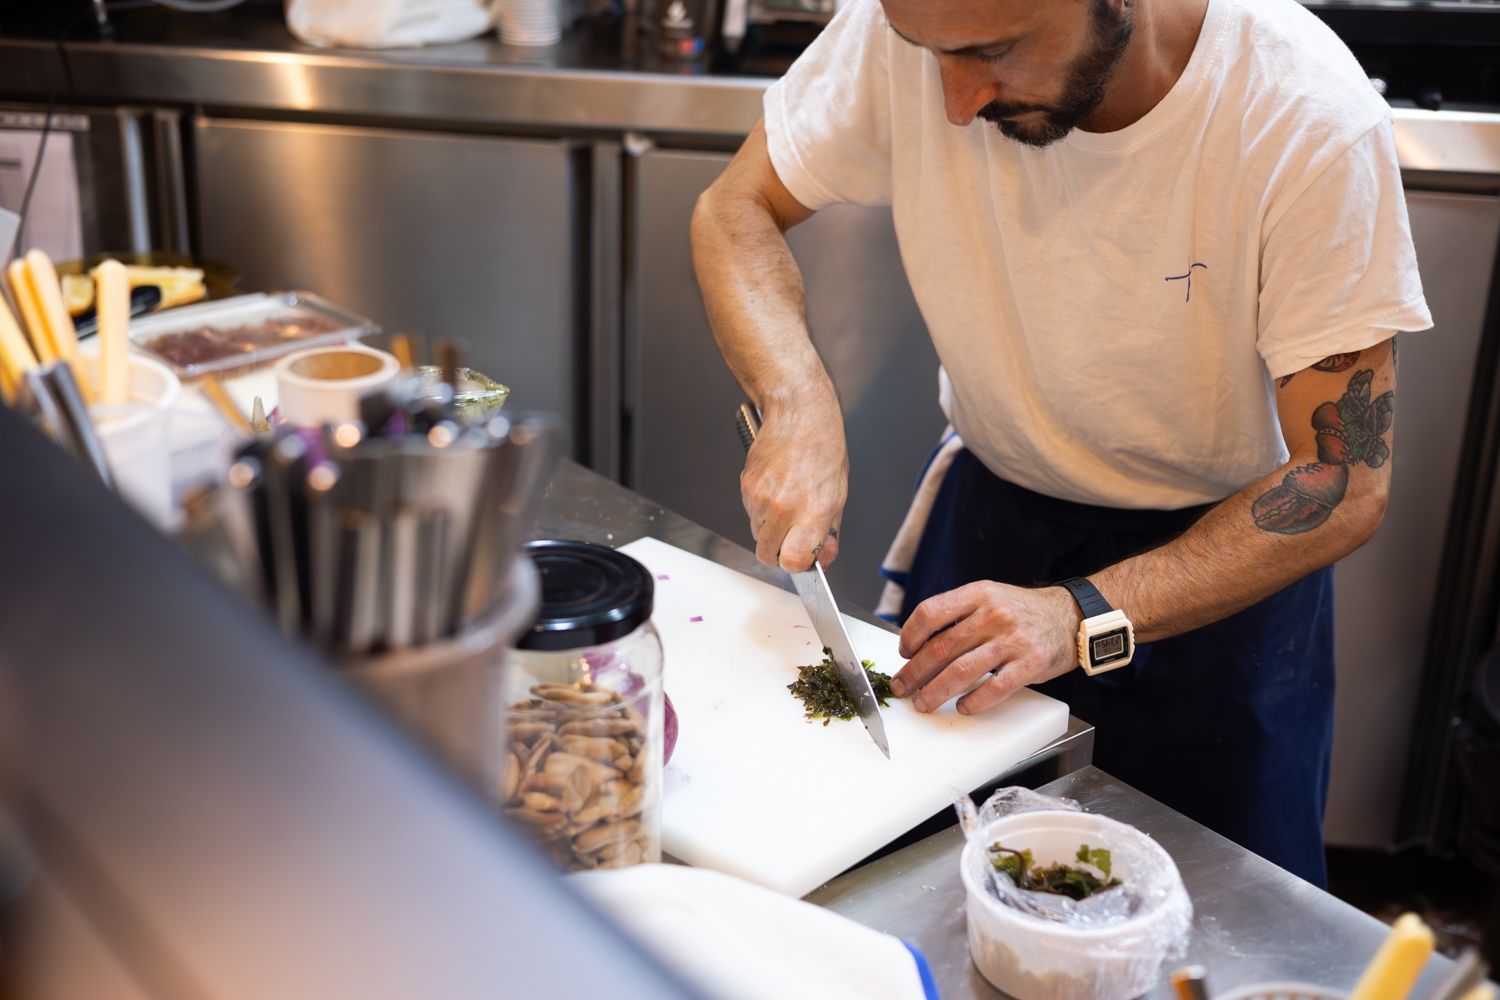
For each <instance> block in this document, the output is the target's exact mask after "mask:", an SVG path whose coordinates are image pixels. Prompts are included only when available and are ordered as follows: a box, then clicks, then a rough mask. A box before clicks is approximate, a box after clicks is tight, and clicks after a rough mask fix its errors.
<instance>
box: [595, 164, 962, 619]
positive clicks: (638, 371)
mask: <svg viewBox="0 0 1500 1000" xmlns="http://www.w3.org/2000/svg"><path fill="white" fill-rule="evenodd" d="M728 162H729V158H728V157H727V156H723V155H718V154H710V153H690V152H676V151H668V150H652V151H649V152H646V153H645V154H643V155H641V156H639V157H635V158H632V159H631V160H630V161H629V163H628V170H629V173H628V174H627V178H628V179H627V191H628V198H627V200H628V203H629V204H630V205H631V210H630V212H629V225H628V235H627V240H628V251H627V263H626V285H625V295H626V358H625V360H626V366H625V400H626V406H627V412H628V414H629V433H628V437H627V446H628V449H629V450H628V454H627V466H626V471H627V481H626V482H627V485H629V486H631V487H633V488H634V489H636V490H639V491H640V492H641V493H643V494H645V495H646V496H648V497H650V498H651V499H653V500H656V501H657V502H659V503H661V504H664V505H665V506H667V507H670V508H672V509H673V510H676V511H678V512H679V513H682V514H684V515H686V516H687V517H689V518H691V519H692V520H694V521H697V522H698V523H700V524H703V525H706V526H707V527H709V528H711V529H713V530H714V531H718V532H721V533H723V534H725V535H727V536H729V537H730V538H733V539H735V540H737V541H741V542H744V543H746V544H749V542H750V529H749V526H748V524H747V523H746V519H745V513H744V510H743V509H742V508H741V506H740V495H739V473H740V469H741V467H742V466H743V464H744V456H743V453H742V452H741V451H740V445H739V442H738V439H737V438H736V437H735V432H734V421H733V418H734V408H735V406H736V405H737V404H738V403H739V402H740V400H741V399H742V398H743V397H742V395H741V391H740V389H739V386H738V385H737V384H736V382H735V380H734V377H733V376H732V375H730V373H729V370H728V368H727V367H725V364H724V361H723V359H722V358H721V357H720V355H719V350H718V347H717V346H716V345H715V343H714V340H713V335H712V334H711V333H710V332H709V328H708V318H707V316H706V315H705V313H704V311H703V304H702V299H701V298H700V296H699V293H698V286H697V283H696V282H695V280H694V277H693V269H692V258H691V248H690V245H689V241H688V225H689V220H690V219H691V217H692V211H693V205H694V202H695V201H696V200H697V197H698V195H699V194H700V193H701V192H702V191H703V190H704V189H705V188H707V187H708V185H709V184H710V183H712V181H713V180H714V178H715V177H717V176H718V175H719V173H720V172H721V171H722V170H723V169H724V165H725V164H726V163H728ZM791 245H792V250H793V252H794V253H795V255H796V257H797V262H798V264H799V265H800V266H801V268H802V273H803V276H804V278H805V279H806V283H807V301H808V316H809V321H810V324H811V327H812V332H813V340H814V343H816V345H817V347H818V350H819V352H820V353H821V354H822V356H823V360H824V362H825V363H826V364H827V366H828V369H829V371H830V373H831V374H832V376H833V380H834V383H835V384H836V385H837V387H838V390H839V396H840V398H841V400H842V402H843V406H844V417H845V424H846V427H847V432H848V435H849V453H850V454H849V461H850V489H849V503H848V507H847V510H846V512H845V518H844V526H843V532H842V535H841V537H840V540H839V541H840V552H841V555H840V556H839V559H838V562H837V563H835V564H834V566H833V569H832V573H831V575H832V578H833V583H834V586H835V588H836V589H837V592H838V594H839V596H840V597H843V598H847V599H848V600H850V601H855V602H858V603H859V604H862V605H864V606H866V607H874V605H875V600H876V598H877V596H878V594H879V592H880V581H879V578H878V576H877V572H878V570H879V565H880V560H881V558H882V557H883V556H884V555H885V551H886V547H887V546H888V545H889V544H890V541H891V538H892V536H893V535H894V533H895V531H896V528H897V526H898V525H899V524H900V523H901V518H902V516H903V515H904V514H905V512H906V507H907V504H908V502H909V501H910V500H911V495H912V490H913V488H914V485H915V479H916V475H917V472H918V471H919V469H920V467H921V462H922V459H923V458H924V456H925V455H926V453H927V452H928V451H929V450H930V449H931V448H932V447H933V446H934V445H935V444H936V443H937V439H938V435H939V434H940V433H941V431H942V428H943V423H944V421H943V416H942V412H941V411H940V410H939V409H938V405H937V367H938V363H937V356H936V354H935V353H934V352H933V349H932V343H931V341H930V340H929V339H928V337H927V332H926V327H925V326H924V325H923V323H922V318H921V316H920V315H919V313H918V312H917V306H916V303H915V302H914V301H913V299H912V297H911V291H910V288H909V287H908V285H907V282H906V276H905V273H904V271H903V270H902V267H901V258H900V254H899V252H898V250H897V247H896V236H895V230H894V229H893V227H892V225H891V217H890V213H889V212H888V211H876V210H870V209H862V208H857V207H852V206H836V207H834V208H830V209H827V210H825V211H822V212H819V213H818V214H817V215H816V216H814V217H813V218H812V219H810V220H809V221H808V222H806V223H804V224H802V225H801V226H799V227H797V228H796V229H794V230H792V233H791Z"/></svg>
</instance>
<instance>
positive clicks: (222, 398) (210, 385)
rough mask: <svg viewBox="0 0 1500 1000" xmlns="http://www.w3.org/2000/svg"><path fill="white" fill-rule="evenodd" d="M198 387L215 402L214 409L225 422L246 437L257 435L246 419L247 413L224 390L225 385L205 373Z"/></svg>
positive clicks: (211, 401) (209, 399)
mask: <svg viewBox="0 0 1500 1000" xmlns="http://www.w3.org/2000/svg"><path fill="white" fill-rule="evenodd" d="M198 387H199V388H200V389H202V390H203V395H205V396H207V397H208V401H209V402H210V403H212V404H214V409H216V410H218V411H219V415H220V416H221V417H223V418H224V420H225V422H226V423H228V424H229V426H231V427H233V428H234V429H235V430H237V431H239V432H240V433H241V434H243V435H245V436H246V437H253V436H254V435H255V428H254V427H251V426H250V421H249V420H247V419H245V414H244V413H243V412H241V410H240V408H239V407H238V406H236V405H235V402H234V400H232V399H230V398H229V393H227V392H225V391H224V386H223V385H221V384H220V383H219V380H218V379H216V378H214V377H213V376H212V375H205V376H203V378H202V379H200V380H199V382H198Z"/></svg>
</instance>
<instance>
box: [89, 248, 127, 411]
mask: <svg viewBox="0 0 1500 1000" xmlns="http://www.w3.org/2000/svg"><path fill="white" fill-rule="evenodd" d="M94 285H95V291H94V301H95V303H96V309H97V310H98V313H99V386H98V387H99V398H100V399H101V400H103V401H104V402H105V403H124V402H126V401H127V400H128V399H129V396H130V362H129V360H128V359H127V358H126V352H127V351H128V350H129V347H130V341H129V333H130V275H129V274H128V273H127V272H126V270H125V265H124V264H121V263H120V262H119V261H117V260H107V261H105V262H104V263H102V264H100V265H99V267H98V268H97V269H95V271H94Z"/></svg>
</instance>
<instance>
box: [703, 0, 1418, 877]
mask: <svg viewBox="0 0 1500 1000" xmlns="http://www.w3.org/2000/svg"><path fill="white" fill-rule="evenodd" d="M839 202H851V203H856V204H861V205H889V206H890V207H891V209H892V212H893V216H894V221H895V227H896V233H897V236H898V238H899V241H900V247H901V256H902V260H903V263H904V265H905V268H906V272H907V276H908V278H909V280H910V283H911V287H912V291H913V293H914V294H915V297H916V301H917V303H918V305H919V307H920V308H921V311H922V316H923V319H924V320H925V322H926V325H927V329H928V332H929V333H930V335H931V337H932V340H933V343H934V345H935V346H936V348H937V353H938V356H939V358H940V359H941V361H942V371H941V373H940V378H939V395H940V400H941V403H942V406H943V410H944V412H945V413H946V414H947V416H948V419H949V421H950V422H951V425H952V429H951V433H950V435H949V436H948V438H947V439H946V440H945V442H944V444H943V445H942V446H941V447H940V448H939V449H938V450H937V451H936V452H935V453H934V456H933V458H932V459H931V460H929V464H928V467H927V469H926V470H925V472H924V476H923V488H922V489H921V490H919V493H918V502H917V505H916V506H915V507H914V510H913V513H912V515H911V516H909V517H908V523H907V525H906V526H905V528H906V530H907V532H908V533H909V534H911V541H912V544H911V545H910V546H909V548H910V549H911V551H910V552H909V553H908V555H909V563H910V564H909V566H904V567H901V568H903V569H904V570H905V576H904V578H903V582H904V585H905V593H904V598H903V600H902V602H901V607H900V613H901V618H902V619H903V620H904V627H903V628H902V632H901V653H902V655H903V656H906V657H909V658H910V662H908V663H907V664H906V666H905V667H904V668H903V669H902V670H901V671H900V673H899V674H898V675H897V676H896V678H895V680H894V682H893V688H894V690H895V692H896V693H897V694H898V695H902V696H908V697H910V698H911V699H912V701H913V703H914V704H915V706H916V707H917V708H918V709H919V710H921V711H929V712H930V711H933V710H935V709H937V708H938V707H940V706H942V705H944V704H945V703H947V702H948V701H950V700H951V699H955V698H957V699H958V700H957V710H958V711H959V712H961V713H966V714H975V713H979V712H984V711H987V710H989V709H991V708H993V707H994V706H996V705H998V704H999V703H1000V702H1002V701H1003V700H1004V699H1005V698H1007V697H1008V696H1010V695H1011V694H1012V693H1014V692H1015V691H1016V690H1017V689H1019V688H1021V687H1024V686H1028V685H1030V686H1034V687H1036V688H1037V689H1038V690H1040V691H1043V692H1045V693H1046V694H1049V695H1053V696H1055V697H1057V698H1059V699H1061V700H1063V701H1065V702H1067V703H1068V704H1069V706H1070V707H1071V708H1072V710H1073V712H1074V713H1075V714H1077V715H1078V716H1080V717H1081V718H1083V719H1085V720H1087V721H1089V722H1091V723H1093V724H1094V725H1095V726H1096V727H1097V742H1096V750H1095V760H1096V763H1098V764H1099V766H1100V767H1102V768H1104V769H1105V770H1106V771H1109V772H1110V773H1111V774H1113V775H1115V776H1117V777H1119V778H1120V779H1122V780H1124V781H1127V782H1129V783H1130V784H1133V785H1135V786H1136V787H1138V788H1140V789H1141V790H1143V791H1145V792H1146V793H1148V794H1150V795H1152V796H1154V797H1156V798H1157V799H1159V800H1161V801H1163V802H1165V803H1166V804H1168V805H1170V806H1172V807H1174V808H1177V809H1179V810H1180V811H1182V812H1184V813H1186V814H1187V815H1189V816H1191V817H1192V818H1194V819H1196V820H1198V821H1200V822H1202V823H1204V824H1205V825H1207V826H1209V827H1211V828H1213V829H1215V830H1217V831H1219V832H1221V833H1223V834H1225V835H1226V836H1228V837H1230V838H1232V839H1234V840H1236V841H1238V842H1239V843H1241V844H1243V845H1244V846H1246V847H1248V848H1250V849H1251V850H1254V851H1256V852H1258V853H1260V854H1262V855H1263V856H1265V857H1267V858H1269V859H1271V860H1272V861H1274V862H1276V863H1278V864H1280V865H1282V866H1284V867H1286V868H1288V869H1290V870H1291V871H1293V872H1295V873H1297V874H1299V875H1301V876H1303V877H1304V878H1307V879H1308V880H1310V881H1312V882H1314V883H1317V884H1319V885H1322V884H1324V883H1325V882H1326V873H1325V865H1324V860H1323V844H1322V832H1321V831H1322V817H1323V808H1324V803H1325V798H1326V792H1327V783H1328V769H1329V757H1330V752H1331V747H1332V726H1333V684H1334V678H1333V635H1332V614H1333V594H1332V569H1331V564H1332V563H1333V562H1334V561H1336V560H1337V559H1339V558H1340V557H1342V556H1344V555H1346V554H1348V553H1349V552H1351V551H1353V550H1354V549H1355V548H1357V547H1359V546H1360V545H1361V544H1363V543H1364V542H1365V541H1366V540H1368V539H1369V538H1370V536H1371V535H1372V534H1373V533H1374V532H1375V530H1376V528H1377V527H1378V526H1379V524H1380V521H1381V517H1382V515H1383V512H1384V508H1385V502H1386V496H1387V493H1388V490H1389V484H1390V475H1391V461H1392V457H1391V456H1392V447H1393V446H1392V433H1393V424H1394V401H1395V387H1396V347H1395V340H1394V336H1395V334H1396V333H1397V332H1400V331H1414V330H1423V329H1426V328H1428V327H1429V326H1431V319H1430V316H1429V314H1428V311H1427V307H1426V304H1425V302H1424V300H1423V296H1422V289H1421V283H1420V280H1419V277H1418V274H1417V265H1416V260H1415V257H1414V253H1413V249H1412V242H1411V235H1410V230H1409V226H1408V222H1407V216H1406V208H1405V201H1404V199H1403V195H1402V190H1401V180H1400V174H1399V171H1398V167H1397V161H1396V153H1395V147H1394V140H1393V131H1392V124H1391V118H1390V111H1389V109H1388V107H1387V106H1386V104H1385V102H1384V101H1383V100H1381V99H1380V98H1379V97H1378V96H1377V95H1376V93H1375V92H1374V90H1373V89H1372V88H1371V86H1370V84H1369V82H1368V80H1367V79H1366V77H1365V75H1364V74H1363V73H1362V72H1361V71H1360V68H1359V66H1358V64H1357V63H1356V62H1355V60H1354V58H1353V56H1352V55H1350V53H1349V52H1348V50H1347V49H1346V48H1345V47H1344V46H1343V45H1342V43H1340V42H1339V41H1338V40H1337V38H1336V37H1335V36H1334V35H1333V34H1332V33H1331V32H1330V31H1329V30H1328V29H1327V28H1326V27H1325V26H1324V25H1323V24H1322V23H1321V22H1319V21H1318V20H1317V19H1316V18H1315V17H1314V16H1313V15H1311V14H1310V13H1308V12H1307V11H1306V10H1304V9H1303V8H1302V7H1301V6H1300V5H1299V4H1297V3H1296V2H1295V0H852V2H851V3H850V4H849V6H847V7H846V8H845V9H843V10H842V11H841V12H840V13H839V15H838V16H837V17H836V18H835V19H834V21H833V22H832V23H831V24H830V25H829V26H828V28H827V29H826V30H825V31H824V32H823V33H822V35H821V36H820V37H819V38H818V40H817V41H816V42H815V43H814V44H813V45H812V46H811V47H810V48H809V49H808V50H807V52H806V53H805V54H804V55H803V56H802V57H801V58H800V59H799V60H798V61H797V63H796V64H795V65H794V66H793V67H792V68H791V70H790V71H789V72H788V73H787V75H786V76H785V78H783V79H782V80H780V81H779V82H777V83H776V84H775V85H774V86H773V87H771V89H770V90H769V91H768V92H767V94H766V98H765V105H764V118H763V119H762V121H761V123H760V124H758V125H757V126H756V128H755V130H754V132H752V133H751V135H750V137H749V138H748V139H747V140H746V141H745V144H744V146H743V147H742V148H741V149H740V151H739V153H738V155H737V156H736V157H735V159H734V161H733V162H732V163H731V164H730V166H729V167H728V168H727V169H726V170H725V172H724V174H723V175H722V176H721V177H720V178H719V179H718V181H717V182H715V184H714V185H713V186H712V187H711V188H710V189H709V190H708V191H707V192H706V193H705V194H704V195H703V197H702V198H701V199H700V201H699V203H698V208H697V211H696V213H695V214H694V217H693V251H694V262H695V267H696V270H697V274H698V280H699V283H700V285H701V287H702V290H703V297H704V300H705V303H706V305H707V307H708V313H709V317H710V320H711V323H712V326H713V331H714V335H715V337H716V338H717V340H718V342H719V345H720V347H721V348H722V350H723V352H724V356H725V358H726V359H727V361H728V363H729V365H730V367H731V369H732V370H733V371H734V374H735V376H736V377H737V378H738V379H739V381H740V383H741V384H742V385H743V386H744V388H745V390H746V391H747V392H748V393H749V395H750V396H751V398H752V399H753V401H754V402H755V403H756V404H757V405H758V406H759V407H760V409H761V411H762V414H763V418H764V424H763V427H762V429H761V432H760V435H759V436H758V438H757V439H756V443H755V445H754V447H753V448H752V449H751V450H750V453H749V457H748V459H747V461H746V464H745V470H744V474H743V476H742V478H741V487H742V491H743V495H744V502H745V508H746V510H747V512H748V513H749V516H750V526H751V530H752V532H753V533H754V536H755V543H756V552H757V555H758V556H759V557H760V559H761V561H762V562H765V563H768V564H771V563H776V562H778V561H779V563H780V565H781V566H783V567H784V568H786V569H789V570H801V569H806V568H807V567H808V566H810V565H811V564H812V562H813V560H814V559H815V558H816V559H821V560H822V561H824V562H825V563H827V562H829V561H831V560H832V559H833V558H834V557H835V556H836V555H837V551H838V532H839V529H840V518H841V516H842V511H843V507H844V501H845V496H846V492H847V480H848V475H847V471H848V455H847V451H846V448H845V443H844V433H843V423H842V414H841V413H840V409H839V403H838V399H837V397H836V395H835V392H834V388H833V385H832V383H831V382H830V380H829V377H828V374H827V372H826V371H825V369H824V367H823V365H822V363H821V361H820V360H819V358H818V355H817V352H816V351H815V349H814V347H813V344H812V341H811V339H810V336H809V331H808V327H807V321H806V317H805V314H804V308H803V288H802V282H801V277H800V275H799V273H798V270H797V266H796V263H795V262H794V261H793V259H792V257H791V254H790V252H789V251H788V248H787V244H786V241H785V238H784V234H785V232H786V231H787V230H788V229H790V228H791V227H793V226H795V225H797V224H798V223H799V222H802V221H803V220H804V219H807V218H808V217H809V216H811V215H812V214H813V213H814V212H816V211H817V210H818V209H820V208H823V207H824V206H826V205H831V204H835V203H839ZM850 291H851V293H855V294H857V292H858V289H851V290H850ZM923 515H925V519H924V516H923Z"/></svg>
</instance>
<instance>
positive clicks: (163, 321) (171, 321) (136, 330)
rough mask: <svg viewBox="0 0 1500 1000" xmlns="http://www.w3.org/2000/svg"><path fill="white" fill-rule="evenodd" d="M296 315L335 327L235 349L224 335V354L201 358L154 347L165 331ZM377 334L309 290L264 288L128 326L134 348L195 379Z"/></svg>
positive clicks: (220, 327) (360, 318)
mask: <svg viewBox="0 0 1500 1000" xmlns="http://www.w3.org/2000/svg"><path fill="white" fill-rule="evenodd" d="M297 318H308V319H315V320H317V321H318V323H319V324H320V326H323V327H327V326H329V325H330V324H331V325H332V326H333V327H335V328H332V329H328V328H324V329H318V330H316V331H310V332H308V333H307V334H306V335H298V334H296V333H290V334H288V335H286V336H285V337H283V338H282V339H278V340H276V341H275V342H273V343H267V344H263V345H260V346H249V345H240V346H239V347H238V348H235V347H234V345H233V338H226V340H225V342H224V344H223V345H222V346H225V347H226V348H227V350H226V353H224V354H223V355H222V356H218V357H212V358H206V359H204V360H201V361H191V362H188V361H184V360H182V356H181V354H179V353H178V352H177V351H173V350H168V349H167V348H166V347H165V346H164V345H161V349H160V350H158V349H153V344H155V343H156V341H157V340H158V338H160V337H163V336H164V335H167V334H173V333H186V332H188V331H192V330H198V329H203V328H210V329H213V330H220V331H225V332H228V331H232V330H234V329H235V328H237V327H248V326H255V325H257V324H263V323H267V322H271V321H276V320H286V319H293V320H295V319H297ZM379 332H380V328H379V327H377V326H376V325H375V324H374V323H372V322H371V321H370V320H368V319H365V318H364V317H363V316H359V315H356V314H355V313H352V312H350V311H348V310H347V309H342V308H340V307H338V306H336V305H334V304H333V303H331V302H328V301H326V300H325V299H322V298H319V297H318V296H316V295H314V294H312V293H311V292H270V293H265V292H260V293H256V294H253V295H240V296H236V297H235V298H232V299H220V300H219V301H217V302H204V303H201V304H199V305H192V306H183V307H181V308H178V309H172V310H169V311H167V312H164V313H158V314H156V315H154V316H148V317H146V318H145V319H140V320H135V321H133V322H132V323H131V324H130V342H131V344H132V345H133V346H134V347H135V349H136V350H138V351H141V352H142V353H144V354H148V355H150V356H151V357H153V358H156V359H157V360H158V361H161V362H162V363H163V364H165V365H166V366H167V367H169V368H171V369H172V370H173V371H174V372H176V373H177V374H178V375H179V376H180V377H182V378H184V379H192V378H197V377H198V376H200V375H206V374H209V373H214V374H218V373H221V372H228V371H234V370H238V369H241V368H249V367H254V366H257V365H261V364H265V363H266V362H268V361H270V360H272V359H274V358H278V357H280V356H281V355H283V354H288V353H291V352H292V351H300V350H302V349H303V348H307V347H317V346H320V345H324V344H337V343H347V342H348V341H350V340H357V339H359V338H362V337H369V336H372V335H374V334H376V333H379ZM205 336H206V337H208V336H210V335H205ZM203 346H204V347H205V348H206V349H208V350H212V349H213V348H214V347H215V346H216V345H214V344H211V343H206V344H205V345H203ZM163 351H165V353H163Z"/></svg>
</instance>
